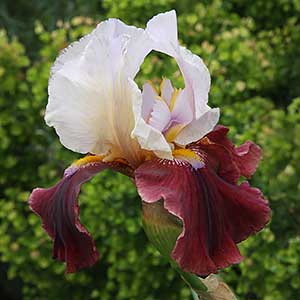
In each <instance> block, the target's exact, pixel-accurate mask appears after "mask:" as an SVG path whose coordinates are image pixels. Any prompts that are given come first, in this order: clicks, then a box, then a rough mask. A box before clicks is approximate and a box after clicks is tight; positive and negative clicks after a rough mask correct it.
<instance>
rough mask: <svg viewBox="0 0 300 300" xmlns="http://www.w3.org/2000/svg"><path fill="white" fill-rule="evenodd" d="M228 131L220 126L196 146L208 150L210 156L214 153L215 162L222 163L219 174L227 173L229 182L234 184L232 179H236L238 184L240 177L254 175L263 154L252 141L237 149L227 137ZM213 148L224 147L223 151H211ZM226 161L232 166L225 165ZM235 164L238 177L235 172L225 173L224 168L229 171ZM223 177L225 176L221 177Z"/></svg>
mask: <svg viewBox="0 0 300 300" xmlns="http://www.w3.org/2000/svg"><path fill="white" fill-rule="evenodd" d="M228 131H229V129H228V128H226V127H224V126H221V125H218V126H216V128H215V129H214V130H213V131H211V132H210V133H208V134H207V135H206V138H204V139H201V140H199V141H198V142H197V143H196V144H197V146H198V147H200V148H201V149H203V150H204V151H206V150H208V154H211V153H213V157H214V160H217V161H218V162H219V163H220V165H219V166H220V169H219V172H223V173H225V172H226V174H227V175H229V178H228V181H229V182H232V179H234V178H235V182H237V180H238V179H239V177H240V176H245V177H247V178H249V177H251V176H252V175H253V173H254V172H255V170H256V168H257V166H258V164H259V162H260V160H261V156H262V153H261V149H260V147H259V146H258V145H256V144H254V143H253V142H251V141H247V142H246V143H244V144H242V145H241V146H239V147H235V146H234V144H233V143H232V142H231V141H230V140H229V139H228V137H227V133H228ZM207 139H208V142H207ZM213 147H218V148H220V147H222V148H223V151H221V150H218V151H214V150H210V149H212V148H213ZM225 152H227V153H225ZM226 156H227V159H226ZM224 159H226V160H227V161H228V159H231V160H232V162H231V163H230V164H228V163H224V162H223V161H224ZM222 162H223V163H222ZM233 164H235V165H236V168H237V170H238V171H239V175H238V176H237V174H236V173H234V172H233V173H230V172H228V171H227V170H225V171H224V169H223V167H224V166H225V168H227V169H228V168H229V167H228V166H229V165H230V168H232V165H233ZM230 174H231V175H230ZM221 177H223V176H222V175H221ZM223 178H224V179H226V177H223Z"/></svg>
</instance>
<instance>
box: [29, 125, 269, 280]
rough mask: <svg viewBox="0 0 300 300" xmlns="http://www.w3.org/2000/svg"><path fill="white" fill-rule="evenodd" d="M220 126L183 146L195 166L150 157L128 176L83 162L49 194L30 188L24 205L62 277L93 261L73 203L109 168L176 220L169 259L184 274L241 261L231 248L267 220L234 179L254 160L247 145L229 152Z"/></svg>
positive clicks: (261, 205)
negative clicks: (61, 266) (37, 221)
mask: <svg viewBox="0 0 300 300" xmlns="http://www.w3.org/2000/svg"><path fill="white" fill-rule="evenodd" d="M227 133H228V129H227V128H226V127H223V126H217V127H216V128H215V129H214V130H213V131H212V132H210V133H209V134H207V135H206V136H205V137H204V138H202V139H201V140H199V141H198V142H196V143H193V144H191V145H189V146H188V148H189V149H190V150H192V151H194V152H195V153H196V154H197V155H199V158H200V159H201V160H202V161H203V164H201V166H202V167H201V168H194V167H193V166H192V165H191V164H189V163H188V162H184V161H178V160H172V161H171V160H162V159H157V158H155V159H152V160H150V161H146V162H144V163H143V164H142V165H140V166H139V167H138V168H137V169H136V170H135V171H134V173H132V170H129V167H128V166H127V165H126V164H124V163H104V162H89V163H87V164H84V165H82V166H77V167H76V166H75V167H74V166H71V167H70V168H69V169H67V170H66V172H65V175H64V177H63V179H62V180H61V181H60V182H59V183H57V184H56V185H55V186H54V187H52V188H49V189H40V188H38V189H35V190H33V192H32V194H31V196H30V207H31V209H32V210H33V211H34V212H35V213H36V214H38V215H39V216H40V217H41V219H42V223H43V228H44V229H45V230H46V232H47V233H48V234H49V236H50V237H51V238H52V239H53V241H54V245H53V257H54V258H56V259H58V260H60V261H65V262H66V272H67V273H71V272H76V271H78V270H79V269H81V268H84V267H89V266H91V265H93V264H94V263H95V262H96V261H97V260H98V258H99V253H98V252H97V250H96V247H95V242H94V240H93V239H92V237H91V235H90V234H89V232H88V231H87V230H86V229H85V228H84V227H83V225H82V224H81V223H80V222H79V207H78V203H77V198H78V194H79V192H80V187H81V185H82V184H83V183H84V182H86V181H87V180H89V179H90V178H91V177H92V176H93V175H95V174H96V173H98V172H100V171H102V170H104V169H106V168H112V169H114V170H116V171H119V172H122V173H125V174H127V175H129V176H130V177H134V181H135V183H136V186H137V190H138V193H139V195H140V196H141V198H142V200H143V201H145V202H148V203H153V202H156V201H158V200H161V199H163V200H164V206H165V208H166V209H167V210H168V211H169V212H170V213H171V214H173V215H175V216H176V217H178V218H179V219H181V221H182V224H183V230H182V233H181V234H180V236H179V237H178V239H177V242H176V244H175V247H174V249H173V251H172V258H173V259H174V260H175V261H176V262H177V263H178V265H179V266H180V267H181V268H182V269H183V270H184V271H187V272H192V273H195V274H197V275H208V274H210V273H215V272H217V271H218V270H219V269H222V268H225V267H227V266H229V265H231V264H235V263H238V262H240V261H241V260H242V256H241V255H240V252H239V250H238V248H237V245H236V244H237V243H239V242H241V241H242V240H245V239H246V238H247V237H248V236H249V235H251V234H254V233H256V232H258V231H259V230H261V229H262V228H263V227H264V226H265V225H266V223H268V221H269V219H270V208H269V206H268V202H267V201H266V200H265V199H264V197H263V195H262V193H261V192H260V190H259V189H257V188H252V187H250V185H249V183H248V182H247V181H244V182H243V183H242V184H238V180H239V179H240V177H241V176H244V177H246V178H249V177H250V176H251V175H252V174H253V173H254V172H255V170H256V167H257V165H258V163H259V161H260V159H261V150H260V148H259V147H258V146H257V145H255V144H254V143H252V142H246V143H245V144H243V145H241V146H239V147H235V146H234V145H233V144H232V142H231V141H230V140H229V139H228V137H227Z"/></svg>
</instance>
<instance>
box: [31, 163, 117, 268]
mask: <svg viewBox="0 0 300 300" xmlns="http://www.w3.org/2000/svg"><path fill="white" fill-rule="evenodd" d="M83 160H84V159H83ZM83 160H82V161H83ZM109 167H114V166H113V165H112V164H108V163H103V162H100V161H92V160H91V159H86V163H84V164H81V165H80V166H78V165H77V166H76V164H75V165H72V166H71V167H69V168H68V169H67V170H66V171H65V174H64V177H63V178H62V180H61V181H59V182H58V183H57V184H56V185H55V186H53V187H51V188H48V189H43V188H37V189H34V190H33V192H32V194H31V196H30V199H29V204H30V208H31V209H32V210H33V211H34V212H35V213H36V214H38V215H39V216H40V217H41V219H42V223H43V228H44V229H45V230H46V232H47V233H48V234H49V236H50V237H51V238H52V239H53V241H54V245H53V258H55V259H58V260H59V261H65V262H66V272H67V273H72V272H76V271H77V270H79V269H81V268H84V267H89V266H91V265H93V264H94V263H95V262H96V261H97V260H98V259H99V254H98V252H97V250H96V247H95V242H94V240H93V239H92V237H91V235H90V234H89V232H88V231H87V230H86V229H85V228H84V226H83V225H82V224H81V223H80V222H79V207H78V203H77V198H78V194H79V192H80V187H81V185H82V184H83V183H85V182H86V181H88V180H89V179H90V178H91V177H92V176H93V175H95V174H96V173H98V172H100V171H102V170H104V169H106V168H109Z"/></svg>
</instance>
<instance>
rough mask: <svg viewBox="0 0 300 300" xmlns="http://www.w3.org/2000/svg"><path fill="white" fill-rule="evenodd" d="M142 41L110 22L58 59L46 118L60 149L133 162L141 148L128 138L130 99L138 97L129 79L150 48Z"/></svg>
mask: <svg viewBox="0 0 300 300" xmlns="http://www.w3.org/2000/svg"><path fill="white" fill-rule="evenodd" d="M147 40H148V39H147V34H146V33H145V32H144V30H142V29H137V28H135V27H132V26H127V25H125V24H123V23H122V22H121V21H119V20H115V19H110V20H108V21H106V22H102V23H100V24H99V25H98V27H97V28H96V29H95V30H94V31H93V32H92V33H91V34H90V35H88V36H87V37H86V38H84V39H83V40H80V41H79V42H76V43H75V44H74V45H73V46H71V47H69V48H68V49H67V50H65V52H64V53H63V54H62V55H61V56H60V57H59V58H58V59H57V61H56V63H55V64H54V67H53V69H52V77H51V79H50V81H49V101H48V105H47V110H46V116H45V120H46V122H47V124H48V125H49V126H54V127H55V129H56V132H57V133H58V135H59V136H60V139H61V142H62V144H63V145H64V146H66V147H67V148H69V149H71V150H73V151H76V152H80V153H88V152H91V153H95V154H105V153H107V152H108V151H110V152H113V153H114V155H115V156H118V155H121V156H122V157H123V158H125V159H127V160H128V161H129V162H130V163H132V164H137V163H138V161H139V159H140V158H139V155H140V150H141V149H140V146H139V144H138V142H137V141H136V140H134V139H132V138H131V136H130V135H131V132H132V130H133V128H134V126H135V118H134V114H133V101H135V98H140V99H141V98H142V95H141V92H140V91H139V90H136V89H135V87H133V86H132V85H131V84H129V83H128V80H129V77H130V76H134V75H135V73H136V72H137V70H138V69H139V66H140V63H141V62H142V61H143V59H144V56H145V55H146V54H147V53H148V52H149V51H150V50H151V49H150V47H149V44H147ZM133 53H135V55H133Z"/></svg>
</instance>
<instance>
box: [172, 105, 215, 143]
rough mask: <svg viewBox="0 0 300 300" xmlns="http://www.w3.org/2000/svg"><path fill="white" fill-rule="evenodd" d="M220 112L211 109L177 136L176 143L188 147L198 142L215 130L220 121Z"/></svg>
mask: <svg viewBox="0 0 300 300" xmlns="http://www.w3.org/2000/svg"><path fill="white" fill-rule="evenodd" d="M219 116H220V111H219V109H218V108H210V109H209V110H208V111H207V112H206V113H204V114H203V115H202V116H201V117H200V118H199V119H197V120H193V121H192V122H191V123H190V124H188V125H187V126H186V127H185V128H183V129H182V130H181V131H180V132H179V134H178V135H177V137H176V139H175V142H176V143H177V144H178V145H182V146H184V145H188V144H190V143H192V142H195V141H198V140H199V139H201V138H202V137H204V136H205V135H206V134H207V133H209V132H210V131H211V129H212V128H214V127H215V126H216V125H217V123H218V120H219Z"/></svg>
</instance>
